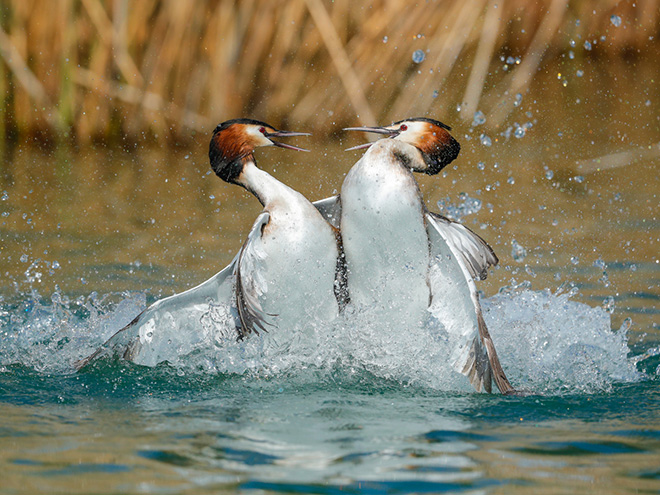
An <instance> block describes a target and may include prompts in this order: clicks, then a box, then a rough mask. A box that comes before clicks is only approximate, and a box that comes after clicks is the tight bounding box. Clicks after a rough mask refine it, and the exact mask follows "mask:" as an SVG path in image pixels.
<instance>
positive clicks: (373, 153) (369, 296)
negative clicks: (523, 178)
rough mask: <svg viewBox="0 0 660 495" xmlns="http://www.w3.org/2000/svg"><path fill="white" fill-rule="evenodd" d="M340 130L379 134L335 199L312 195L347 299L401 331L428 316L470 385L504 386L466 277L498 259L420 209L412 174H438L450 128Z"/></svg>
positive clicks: (450, 154)
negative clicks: (335, 235)
mask: <svg viewBox="0 0 660 495" xmlns="http://www.w3.org/2000/svg"><path fill="white" fill-rule="evenodd" d="M348 130H358V131H365V132H376V133H379V134H385V135H386V136H387V137H388V138H387V139H381V140H379V141H377V142H376V143H374V144H372V143H368V144H366V145H360V146H356V147H355V148H352V149H360V148H369V149H368V151H367V152H366V153H365V154H364V156H363V157H362V158H361V159H360V160H359V161H358V162H357V163H356V164H355V165H354V166H353V167H352V168H351V170H350V171H349V173H348V174H347V176H346V178H345V180H344V183H343V184H342V188H341V193H340V196H339V197H335V198H328V199H326V200H323V201H320V202H317V203H315V205H316V206H317V208H319V210H320V211H321V212H322V213H324V214H325V215H326V218H328V219H329V220H330V221H335V222H337V218H338V219H339V221H338V223H339V225H340V226H341V232H342V239H343V250H344V253H345V261H346V267H347V275H346V276H347V280H348V293H349V295H350V298H351V303H352V304H354V305H356V306H357V307H358V309H361V308H360V306H364V307H365V308H368V311H373V310H374V308H376V309H377V310H376V312H375V314H376V315H377V316H378V318H379V324H381V325H388V326H390V327H396V328H398V329H399V331H409V330H411V329H412V328H413V327H414V326H419V325H420V324H421V325H424V324H426V321H427V319H428V318H430V317H432V318H435V319H437V320H438V321H439V322H440V323H441V324H442V326H443V327H444V329H445V330H446V331H447V332H448V335H449V339H450V341H451V343H452V345H453V346H454V349H455V351H454V353H453V355H452V356H450V359H451V360H452V364H453V366H454V368H455V369H456V370H457V371H459V372H460V373H463V374H465V375H466V376H467V377H468V378H469V380H470V383H471V384H472V385H473V386H474V388H475V389H476V390H478V391H482V390H484V391H490V390H491V380H492V379H494V380H495V382H496V384H497V386H498V388H499V389H500V390H501V391H502V392H505V393H509V392H511V391H513V388H512V387H511V386H510V384H509V382H508V380H507V378H506V375H505V374H504V371H503V370H502V367H501V365H500V363H499V359H498V357H497V353H496V351H495V348H494V346H493V344H492V339H491V338H490V335H489V334H488V329H487V328H486V324H485V322H484V320H483V316H482V314H481V306H480V303H479V298H478V294H477V291H476V286H475V284H474V280H473V278H479V277H483V276H484V275H485V273H486V271H487V269H488V267H489V266H492V265H495V264H497V257H496V256H495V254H494V253H493V251H492V249H491V248H490V247H489V246H488V245H487V244H486V243H485V241H483V239H481V238H480V237H479V236H477V235H476V234H474V233H473V232H471V231H470V230H469V229H467V228H466V227H464V226H462V225H460V224H458V223H455V222H451V221H449V220H448V219H446V218H444V217H441V216H439V215H436V214H433V213H431V212H429V211H428V210H427V209H426V207H425V205H424V202H423V198H422V195H421V192H420V190H419V186H418V184H417V181H416V180H415V178H414V176H413V174H412V172H413V171H415V172H420V173H426V174H429V175H434V174H437V173H438V172H439V171H440V170H442V168H443V167H445V166H446V165H447V164H448V163H450V162H451V161H453V160H454V159H455V158H456V157H457V156H458V153H459V150H460V145H459V144H458V143H457V142H456V141H455V140H454V138H453V137H452V136H451V135H450V134H449V132H448V131H449V130H450V129H449V127H447V126H446V125H444V124H442V123H441V122H438V121H435V120H432V119H426V118H418V119H408V120H405V121H400V122H397V123H395V124H392V125H391V126H388V127H357V128H349V129H348Z"/></svg>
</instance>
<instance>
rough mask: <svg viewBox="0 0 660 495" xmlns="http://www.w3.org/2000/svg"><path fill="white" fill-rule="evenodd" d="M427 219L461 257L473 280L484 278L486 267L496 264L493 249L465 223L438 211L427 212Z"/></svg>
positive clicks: (486, 273) (486, 271)
mask: <svg viewBox="0 0 660 495" xmlns="http://www.w3.org/2000/svg"><path fill="white" fill-rule="evenodd" d="M426 218H427V220H429V219H432V220H434V221H433V222H432V223H433V225H435V227H436V229H437V230H438V231H439V232H440V234H441V235H442V237H443V238H444V239H445V240H446V242H447V243H448V244H450V245H451V246H452V248H453V249H452V250H453V251H454V252H455V253H456V254H457V255H458V256H460V257H461V259H462V260H463V262H464V264H465V266H466V267H467V269H468V270H469V272H470V276H471V277H472V278H473V279H475V280H485V279H486V277H487V276H488V268H489V267H491V266H496V265H497V263H498V262H499V260H498V259H497V256H496V255H495V252H494V251H493V249H492V248H491V247H490V246H489V245H488V243H487V242H486V241H484V240H483V239H482V238H481V237H479V236H478V235H477V234H475V233H474V232H472V231H471V230H470V229H469V228H467V227H466V226H465V225H463V224H461V223H458V222H454V221H452V220H449V219H448V218H446V217H443V216H442V215H439V214H438V213H433V212H428V213H427V217H426Z"/></svg>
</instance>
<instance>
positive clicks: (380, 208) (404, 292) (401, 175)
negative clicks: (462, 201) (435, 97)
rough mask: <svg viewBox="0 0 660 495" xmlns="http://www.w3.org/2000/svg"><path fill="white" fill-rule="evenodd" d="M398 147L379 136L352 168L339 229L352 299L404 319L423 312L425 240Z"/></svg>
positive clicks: (420, 207)
mask: <svg viewBox="0 0 660 495" xmlns="http://www.w3.org/2000/svg"><path fill="white" fill-rule="evenodd" d="M401 146H408V145H406V144H405V143H400V142H398V141H393V140H381V141H378V142H377V143H375V144H374V145H373V146H371V148H370V149H369V150H368V151H367V153H365V155H364V156H363V157H362V159H361V160H360V161H359V162H358V163H357V164H355V166H354V167H353V168H352V169H351V170H350V172H349V173H348V175H347V176H346V179H345V180H344V183H343V185H342V190H341V201H342V216H341V231H342V239H343V242H344V251H345V254H346V263H347V268H348V287H349V294H350V297H351V301H352V302H353V303H354V304H355V305H357V306H362V307H371V308H379V309H380V310H381V311H382V310H385V313H384V314H386V315H389V316H390V317H391V318H394V319H395V320H397V321H399V320H400V321H401V322H402V324H404V322H407V323H406V324H408V323H410V322H411V321H412V320H415V319H419V318H423V317H424V315H425V314H426V308H427V306H428V302H429V296H430V293H429V288H428V285H427V277H428V267H429V243H428V235H427V233H426V226H425V223H424V215H423V204H422V198H421V194H420V192H419V189H418V187H417V183H416V182H415V179H414V178H413V176H412V173H411V172H410V171H409V170H407V169H406V168H404V167H403V166H402V165H401V163H400V161H399V159H398V158H397V156H396V155H395V154H394V152H395V151H397V150H398V149H399V148H400V147H401Z"/></svg>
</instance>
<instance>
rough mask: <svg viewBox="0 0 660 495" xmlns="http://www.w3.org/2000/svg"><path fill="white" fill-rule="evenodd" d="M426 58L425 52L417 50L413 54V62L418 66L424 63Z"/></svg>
mask: <svg viewBox="0 0 660 495" xmlns="http://www.w3.org/2000/svg"><path fill="white" fill-rule="evenodd" d="M425 58H426V54H425V53H424V50H415V51H414V52H413V54H412V59H413V62H415V63H416V64H419V63H422V62H423V61H424V59H425Z"/></svg>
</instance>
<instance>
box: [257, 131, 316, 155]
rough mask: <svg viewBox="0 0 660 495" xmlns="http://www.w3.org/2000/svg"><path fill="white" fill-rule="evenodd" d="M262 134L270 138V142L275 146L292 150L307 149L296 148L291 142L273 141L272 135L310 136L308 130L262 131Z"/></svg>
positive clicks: (302, 149)
mask: <svg viewBox="0 0 660 495" xmlns="http://www.w3.org/2000/svg"><path fill="white" fill-rule="evenodd" d="M264 136H266V137H267V138H268V139H270V142H271V143H273V145H274V146H277V147H279V148H285V149H287V150H294V151H309V150H306V149H304V148H298V147H297V146H293V145H291V144H285V143H280V142H279V141H273V139H272V138H273V137H290V136H311V134H310V133H309V132H289V131H273V132H266V133H264Z"/></svg>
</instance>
